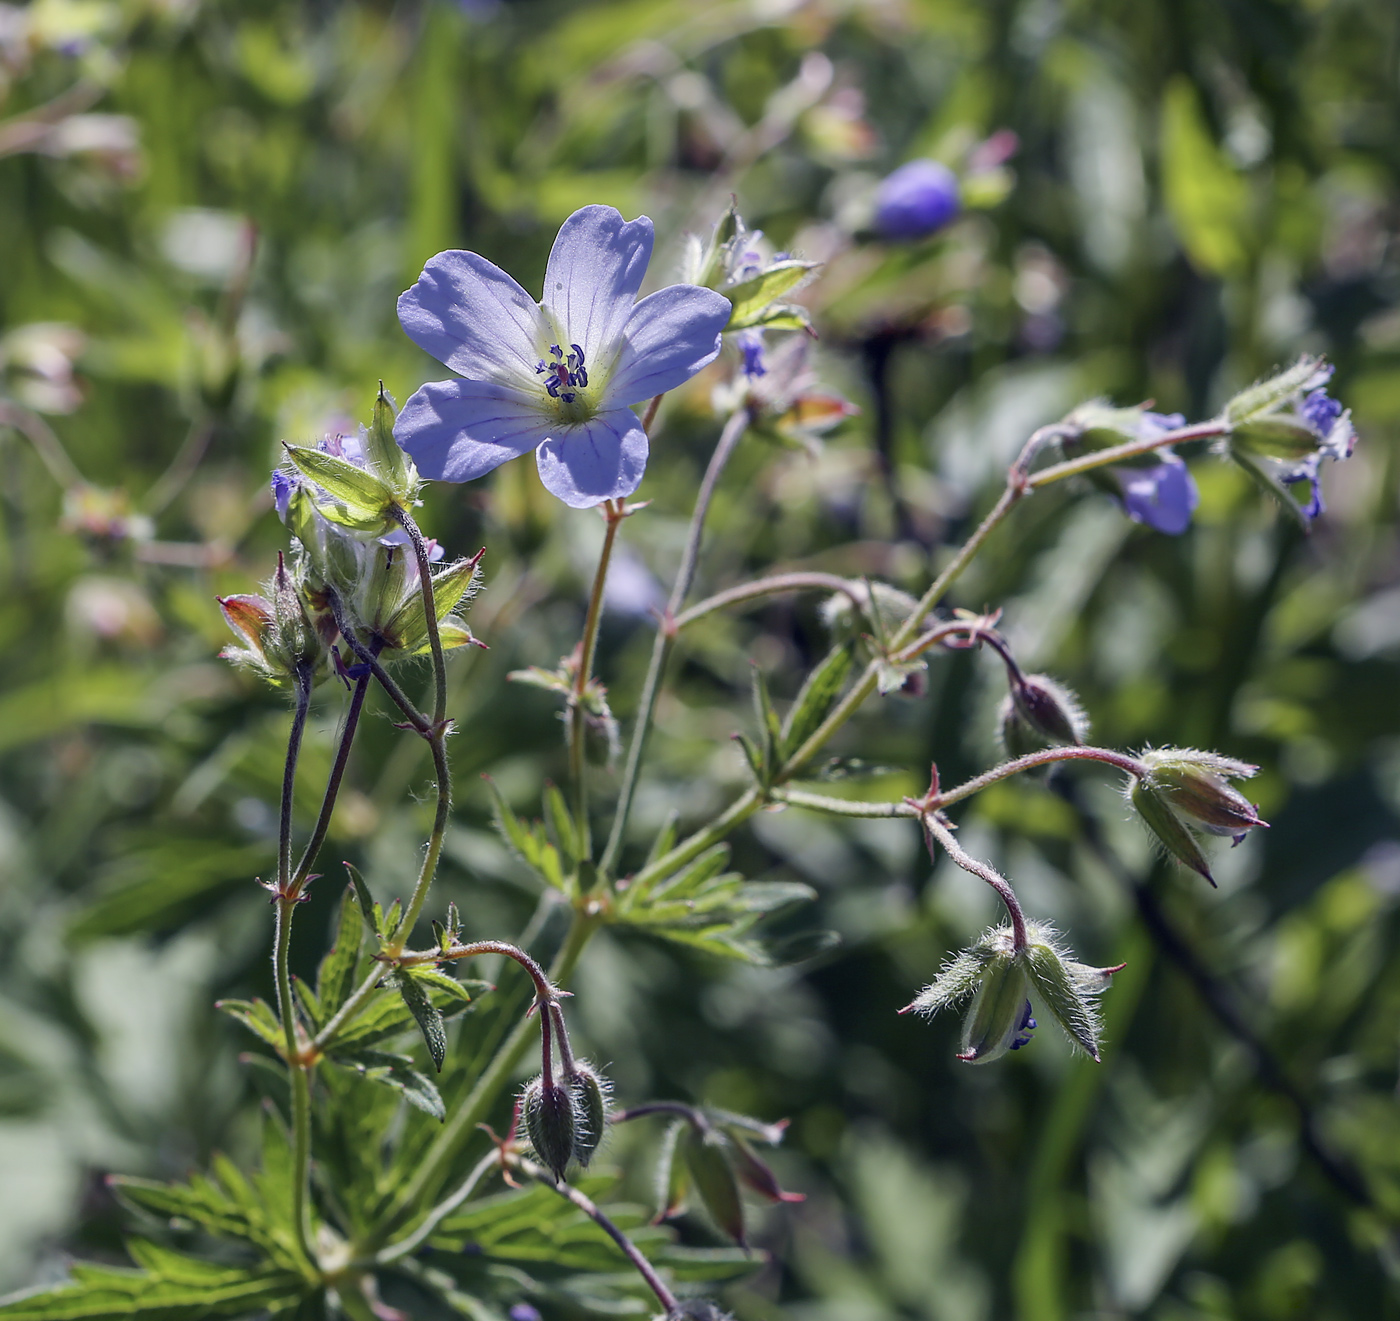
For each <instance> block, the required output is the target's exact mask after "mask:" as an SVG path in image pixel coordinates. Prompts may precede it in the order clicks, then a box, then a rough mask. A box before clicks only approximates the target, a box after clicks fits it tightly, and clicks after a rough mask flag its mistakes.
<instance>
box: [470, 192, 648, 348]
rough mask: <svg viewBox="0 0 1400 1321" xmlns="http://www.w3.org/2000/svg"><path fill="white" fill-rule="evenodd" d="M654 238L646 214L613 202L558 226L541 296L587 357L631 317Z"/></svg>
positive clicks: (578, 213) (586, 210)
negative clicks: (629, 212) (627, 213)
mask: <svg viewBox="0 0 1400 1321" xmlns="http://www.w3.org/2000/svg"><path fill="white" fill-rule="evenodd" d="M653 241H654V234H653V230H652V224H651V221H650V220H649V219H648V218H647V217H646V216H639V217H638V218H637V219H636V220H632V221H627V220H623V218H622V216H621V214H620V213H619V212H618V211H616V210H614V209H613V208H612V207H610V206H585V207H583V208H581V209H580V210H578V211H575V212H574V213H573V215H571V216H570V217H569V218H568V219H567V220H566V221H565V222H564V223H563V225H561V226H560V228H559V236H558V237H557V238H556V239H555V240H554V247H553V248H552V249H550V253H549V264H548V265H547V266H546V267H545V273H544V298H543V299H542V300H541V302H542V304H543V306H544V309H545V311H546V312H547V313H549V314H550V316H551V317H553V319H554V324H555V325H557V326H559V327H560V328H561V329H563V328H565V327H567V328H568V333H569V336H570V337H571V338H572V339H576V340H578V342H579V344H582V345H583V348H584V349H585V350H586V351H587V352H588V356H589V357H591V358H596V357H597V356H598V354H599V353H600V352H601V351H602V350H603V349H604V348H605V347H606V346H607V345H609V344H611V343H612V342H613V341H614V340H616V339H617V337H618V335H619V334H620V333H621V332H622V327H623V326H624V325H625V324H626V323H627V318H628V317H629V316H630V315H631V312H632V306H633V304H634V303H635V302H636V301H637V294H638V292H639V291H640V289H641V287H642V278H643V277H644V276H645V275H646V271H647V264H648V263H649V262H650V261H651V249H652V243H653ZM571 347H577V346H571ZM448 365H449V366H451V365H452V364H451V363H449V364H448Z"/></svg>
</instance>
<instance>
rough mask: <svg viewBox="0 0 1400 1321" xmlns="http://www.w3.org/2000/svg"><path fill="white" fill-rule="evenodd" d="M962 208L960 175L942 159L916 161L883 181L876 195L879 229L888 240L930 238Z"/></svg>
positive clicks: (876, 227) (877, 225)
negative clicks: (959, 185)
mask: <svg viewBox="0 0 1400 1321" xmlns="http://www.w3.org/2000/svg"><path fill="white" fill-rule="evenodd" d="M961 209H962V197H961V193H960V191H959V187H958V176H957V175H956V174H954V173H953V172H952V170H950V169H949V168H948V167H947V166H946V165H944V164H943V162H942V161H934V160H927V159H924V160H914V161H910V162H909V163H908V164H907V165H901V166H900V167H899V169H897V170H895V171H894V172H893V173H892V174H889V175H887V176H886V177H885V178H884V180H883V181H882V182H881V184H880V187H879V190H878V191H877V192H876V194H875V229H876V231H877V232H878V233H879V234H881V235H882V236H883V237H884V238H887V239H921V238H927V237H928V236H929V235H930V234H936V233H937V232H938V231H939V230H940V229H942V228H943V227H944V226H945V225H947V224H948V223H949V222H951V221H952V220H953V219H955V218H956V216H957V214H958V212H959V211H960V210H961Z"/></svg>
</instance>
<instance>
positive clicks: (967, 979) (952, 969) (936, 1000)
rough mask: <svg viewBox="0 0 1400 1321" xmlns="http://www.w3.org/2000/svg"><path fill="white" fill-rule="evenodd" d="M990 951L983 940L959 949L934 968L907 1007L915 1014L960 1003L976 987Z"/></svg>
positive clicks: (990, 955)
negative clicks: (933, 976)
mask: <svg viewBox="0 0 1400 1321" xmlns="http://www.w3.org/2000/svg"><path fill="white" fill-rule="evenodd" d="M994 952H995V951H994V949H993V948H992V947H991V946H990V945H989V944H988V943H987V942H986V941H985V940H983V941H978V943H977V944H976V945H974V946H973V947H972V948H971V949H965V950H962V951H961V952H960V953H958V954H957V955H955V956H954V957H953V958H952V959H950V960H948V962H947V963H945V964H944V965H943V966H942V967H941V968H940V969H939V970H938V976H937V977H935V978H934V979H933V981H932V982H931V983H930V984H929V985H928V986H926V987H925V988H924V989H923V990H922V991H920V992H919V994H918V995H917V996H916V997H915V998H914V1001H913V1003H912V1004H911V1005H910V1006H909V1008H910V1009H911V1010H912V1011H913V1012H914V1013H916V1014H930V1015H932V1014H936V1013H938V1011H939V1010H940V1009H952V1008H953V1007H954V1006H956V1005H958V1004H960V1003H961V1002H962V1001H964V1000H966V999H967V997H968V996H969V995H971V994H972V993H973V992H974V991H975V990H976V989H977V985H978V983H979V982H980V981H981V980H982V973H983V970H984V969H985V968H986V966H987V964H988V963H989V962H990V961H991V959H992V956H993V954H994Z"/></svg>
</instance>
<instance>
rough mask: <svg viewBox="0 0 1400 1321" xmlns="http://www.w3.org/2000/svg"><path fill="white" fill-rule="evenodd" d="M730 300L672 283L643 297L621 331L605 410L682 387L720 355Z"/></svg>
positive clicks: (711, 292)
mask: <svg viewBox="0 0 1400 1321" xmlns="http://www.w3.org/2000/svg"><path fill="white" fill-rule="evenodd" d="M730 310H731V309H730V304H729V299H727V298H725V297H724V295H723V294H717V293H715V291H714V290H713V289H701V288H700V287H699V286H698V285H693V284H673V285H671V286H670V287H669V288H666V289H659V290H658V291H657V292H656V293H654V294H649V295H648V296H647V297H646V298H643V299H642V301H641V302H640V303H638V304H637V306H636V307H635V308H634V309H633V311H632V315H631V316H630V317H629V318H628V319H627V324H626V325H625V326H624V327H623V331H622V347H621V349H620V350H619V351H618V355H617V362H616V363H615V364H614V366H613V371H612V375H611V376H609V377H608V380H607V384H606V385H605V386H604V389H603V404H604V407H606V406H608V405H609V404H612V405H617V404H638V403H641V401H642V400H643V399H650V398H651V397H652V396H653V395H658V394H664V393H665V392H666V391H667V390H674V389H675V388H676V386H678V385H682V384H684V383H685V382H686V381H688V380H689V379H690V378H691V377H692V376H694V375H695V373H696V372H698V371H699V370H700V369H701V368H702V367H703V366H705V364H706V363H708V362H711V361H713V360H714V358H715V355H716V354H718V353H719V342H720V332H721V331H722V330H723V329H724V327H725V326H726V325H727V324H728V322H729V313H730Z"/></svg>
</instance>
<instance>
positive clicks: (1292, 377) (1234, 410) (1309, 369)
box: [1224, 353, 1325, 426]
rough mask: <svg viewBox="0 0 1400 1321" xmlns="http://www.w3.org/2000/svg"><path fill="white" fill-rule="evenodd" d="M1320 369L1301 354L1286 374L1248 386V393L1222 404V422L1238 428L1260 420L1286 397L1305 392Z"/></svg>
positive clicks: (1279, 374)
mask: <svg viewBox="0 0 1400 1321" xmlns="http://www.w3.org/2000/svg"><path fill="white" fill-rule="evenodd" d="M1322 370H1323V364H1322V360H1321V359H1319V358H1315V357H1313V356H1312V355H1311V354H1307V353H1305V354H1303V356H1302V357H1301V358H1299V359H1298V361H1297V362H1295V363H1294V364H1293V366H1291V367H1289V368H1288V369H1287V370H1286V371H1281V372H1279V373H1278V375H1276V376H1271V377H1270V378H1269V379H1268V380H1267V381H1260V382H1258V383H1257V384H1255V385H1251V386H1250V387H1249V388H1248V389H1247V390H1241V391H1240V392H1239V394H1237V395H1236V396H1235V397H1234V398H1233V399H1231V400H1230V402H1229V403H1228V404H1226V405H1225V413H1224V416H1225V420H1226V421H1227V422H1231V423H1233V424H1234V425H1236V426H1238V425H1239V424H1240V423H1241V422H1251V421H1253V420H1254V419H1255V418H1258V417H1261V416H1262V415H1263V414H1265V413H1268V412H1270V411H1271V410H1273V409H1275V408H1278V407H1280V406H1281V405H1282V404H1284V403H1285V402H1286V401H1287V400H1288V398H1289V396H1291V395H1295V394H1297V393H1298V392H1299V391H1300V390H1303V389H1306V388H1307V387H1308V385H1310V384H1311V383H1312V381H1313V378H1314V377H1316V376H1318V375H1319V373H1320V372H1321V371H1322ZM1323 379H1325V377H1324V378H1323Z"/></svg>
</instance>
